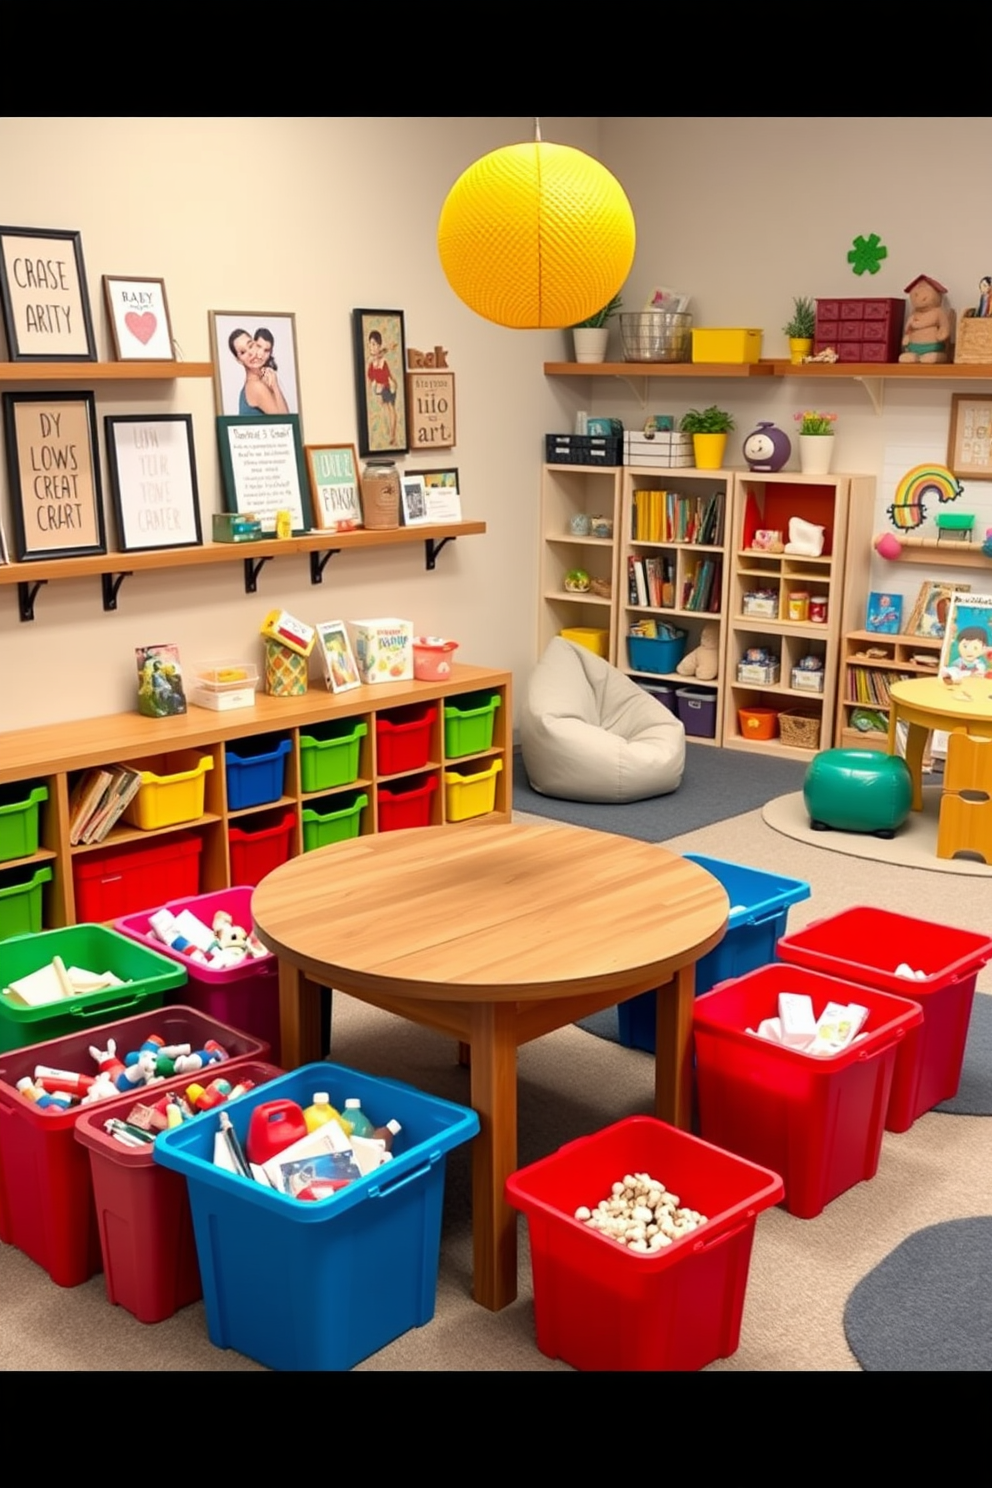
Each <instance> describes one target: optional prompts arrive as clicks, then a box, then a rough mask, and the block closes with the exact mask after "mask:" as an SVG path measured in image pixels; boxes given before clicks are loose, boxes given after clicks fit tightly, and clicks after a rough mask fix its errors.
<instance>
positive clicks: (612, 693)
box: [519, 636, 685, 801]
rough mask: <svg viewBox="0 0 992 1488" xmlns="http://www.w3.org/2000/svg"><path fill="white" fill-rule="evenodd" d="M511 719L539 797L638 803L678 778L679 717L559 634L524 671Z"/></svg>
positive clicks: (681, 754)
mask: <svg viewBox="0 0 992 1488" xmlns="http://www.w3.org/2000/svg"><path fill="white" fill-rule="evenodd" d="M519 724H520V751H521V754H522V756H523V762H524V767H525V769H526V771H527V777H528V779H529V780H530V783H531V785H532V786H533V788H534V789H535V790H536V791H538V792H539V793H540V794H541V795H542V796H556V797H557V798H558V799H560V800H563V801H641V800H644V799H646V798H647V797H649V796H664V795H667V794H668V793H669V792H670V791H674V790H678V787H679V785H680V784H681V782H682V771H683V769H684V768H685V729H684V728H683V727H682V724H681V722H680V720H679V719H678V718H676V716H675V714H674V713H671V712H670V711H669V710H668V708H666V707H665V705H664V703H659V702H658V701H657V700H656V699H655V698H653V697H651V696H650V695H649V694H648V693H646V692H645V691H644V690H643V689H642V688H640V687H638V686H637V684H636V682H632V681H631V679H630V678H629V677H628V676H626V675H625V674H624V673H623V672H619V671H617V669H616V667H613V666H610V664H609V662H607V661H604V660H603V658H602V657H601V656H597V655H596V654H595V653H594V652H592V651H590V650H589V649H588V648H587V647H585V646H578V645H576V644H575V643H574V642H573V641H566V640H564V639H563V638H562V637H561V636H555V637H554V639H553V640H552V641H550V642H549V644H548V647H547V650H546V651H545V653H544V655H543V656H542V657H541V659H540V661H539V662H538V663H537V666H536V667H535V668H534V671H533V672H532V673H531V677H530V681H529V683H528V685H527V688H526V691H525V693H524V700H523V707H522V708H521V709H520V712H519Z"/></svg>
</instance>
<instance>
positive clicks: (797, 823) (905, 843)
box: [761, 785, 992, 878]
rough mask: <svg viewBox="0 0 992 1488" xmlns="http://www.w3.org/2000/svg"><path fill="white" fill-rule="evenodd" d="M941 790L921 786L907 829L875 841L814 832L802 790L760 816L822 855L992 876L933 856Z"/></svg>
mask: <svg viewBox="0 0 992 1488" xmlns="http://www.w3.org/2000/svg"><path fill="white" fill-rule="evenodd" d="M940 797H941V787H940V786H939V785H930V786H925V787H924V790H923V810H922V811H911V812H910V813H909V819H908V820H907V821H906V823H905V825H904V826H902V827H900V828H899V831H898V832H897V833H896V835H895V836H894V837H892V838H889V839H886V838H884V837H874V836H872V834H871V833H870V832H834V831H830V832H814V831H813V828H812V827H811V826H810V824H809V812H808V811H807V810H806V805H805V802H804V801H803V793H802V791H793V792H792V794H791V795H788V796H776V798H775V800H774V801H769V802H768V804H767V806H763V807H762V809H761V814H762V816H763V818H764V820H765V821H766V822H767V823H768V825H769V826H770V827H771V828H772V829H773V830H774V831H776V832H781V833H782V834H783V835H784V836H786V837H794V838H795V839H796V841H797V842H805V843H808V845H809V846H810V847H819V848H822V849H823V850H824V851H825V852H835V853H846V854H848V856H849V857H852V858H870V859H871V860H872V861H873V862H876V863H892V864H894V865H898V866H899V867H901V868H923V869H925V870H926V871H927V872H928V873H968V874H974V875H977V876H978V877H979V878H989V877H992V867H990V866H989V865H988V864H987V863H980V862H976V861H975V859H973V858H938V857H937V817H938V813H939V811H940Z"/></svg>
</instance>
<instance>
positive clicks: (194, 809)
mask: <svg viewBox="0 0 992 1488" xmlns="http://www.w3.org/2000/svg"><path fill="white" fill-rule="evenodd" d="M130 764H131V768H132V769H134V770H140V771H141V787H140V789H139V791H138V794H137V795H136V796H135V798H134V800H133V801H132V802H131V803H130V805H129V806H127V807H126V808H125V810H124V820H125V821H126V822H130V824H131V826H132V827H140V828H141V829H142V831H145V832H150V831H153V830H154V829H155V828H156V827H171V826H173V825H174V824H175V823H176V822H185V821H195V820H196V818H197V817H198V816H202V815H203V792H204V787H205V784H206V780H205V777H206V774H207V771H208V770H212V769H213V767H214V762H213V757H212V756H211V755H209V754H200V753H199V751H198V750H195V749H181V750H178V751H177V752H176V753H175V754H157V755H154V756H150V757H149V758H147V759H140V760H132V761H130Z"/></svg>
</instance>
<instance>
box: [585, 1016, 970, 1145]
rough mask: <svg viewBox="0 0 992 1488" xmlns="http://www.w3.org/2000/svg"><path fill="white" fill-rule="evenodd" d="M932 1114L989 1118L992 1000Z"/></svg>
mask: <svg viewBox="0 0 992 1488" xmlns="http://www.w3.org/2000/svg"><path fill="white" fill-rule="evenodd" d="M610 1012H616V1009H615V1008H610ZM934 1110H935V1111H942V1112H943V1113H944V1115H945V1116H992V997H976V998H975V1000H974V1002H973V1003H972V1004H971V1021H970V1022H969V1024H968V1041H967V1043H966V1044H965V1046H964V1061H963V1063H962V1065H961V1083H960V1085H959V1086H958V1093H957V1095H953V1096H952V1097H951V1099H950V1100H946V1101H941V1103H940V1105H939V1106H934Z"/></svg>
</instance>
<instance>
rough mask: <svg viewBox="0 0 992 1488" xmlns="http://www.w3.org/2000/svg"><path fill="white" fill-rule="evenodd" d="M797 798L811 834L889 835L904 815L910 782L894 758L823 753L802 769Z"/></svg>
mask: <svg viewBox="0 0 992 1488" xmlns="http://www.w3.org/2000/svg"><path fill="white" fill-rule="evenodd" d="M803 800H804V801H805V803H806V810H807V811H808V812H809V821H810V826H811V827H813V829H814V830H815V831H817V832H825V831H827V830H829V828H831V827H833V828H834V829H835V830H836V831H838V832H871V833H873V834H874V835H875V836H876V837H894V836H895V834H896V832H897V831H898V829H899V828H900V827H901V826H902V824H903V822H904V821H905V820H906V818H907V816H908V815H909V812H910V807H911V805H912V801H913V782H912V779H911V777H910V774H909V769H908V767H907V765H906V761H905V760H904V759H901V758H900V757H899V755H897V754H882V753H880V752H879V751H878V750H875V749H824V750H822V751H821V752H820V753H819V754H818V755H817V756H816V758H815V759H814V760H813V761H812V763H811V764H810V767H809V769H808V770H807V771H806V778H805V780H804V781H803Z"/></svg>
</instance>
